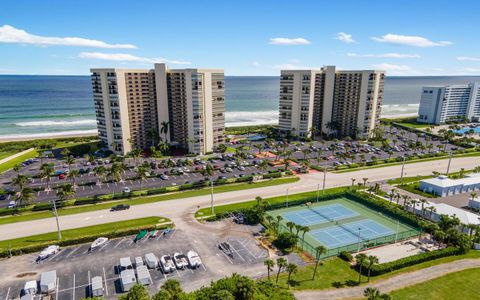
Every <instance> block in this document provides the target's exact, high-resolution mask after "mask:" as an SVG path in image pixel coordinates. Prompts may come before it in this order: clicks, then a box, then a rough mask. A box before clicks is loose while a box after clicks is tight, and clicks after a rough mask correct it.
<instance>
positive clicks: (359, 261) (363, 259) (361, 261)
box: [355, 253, 367, 284]
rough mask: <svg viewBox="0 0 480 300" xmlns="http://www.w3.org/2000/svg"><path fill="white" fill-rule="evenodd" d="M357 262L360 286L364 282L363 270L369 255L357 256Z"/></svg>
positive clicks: (361, 254)
mask: <svg viewBox="0 0 480 300" xmlns="http://www.w3.org/2000/svg"><path fill="white" fill-rule="evenodd" d="M355 260H356V261H357V265H358V266H359V270H358V283H359V284H360V282H361V280H362V268H363V266H364V265H365V263H366V262H367V255H366V254H365V253H360V254H357V255H356V256H355Z"/></svg>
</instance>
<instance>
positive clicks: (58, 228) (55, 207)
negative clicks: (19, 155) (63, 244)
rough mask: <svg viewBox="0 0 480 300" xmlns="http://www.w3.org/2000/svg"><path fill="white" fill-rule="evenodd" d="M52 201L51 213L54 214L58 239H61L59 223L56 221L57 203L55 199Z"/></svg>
mask: <svg viewBox="0 0 480 300" xmlns="http://www.w3.org/2000/svg"><path fill="white" fill-rule="evenodd" d="M52 202H53V214H54V215H55V220H56V221H57V231H58V240H61V239H62V232H61V231H60V223H59V222H58V212H57V203H56V201H55V199H54V200H53V201H52Z"/></svg>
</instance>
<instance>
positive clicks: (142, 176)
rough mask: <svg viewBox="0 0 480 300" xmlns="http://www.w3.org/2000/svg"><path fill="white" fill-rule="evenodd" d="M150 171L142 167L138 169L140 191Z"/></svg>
mask: <svg viewBox="0 0 480 300" xmlns="http://www.w3.org/2000/svg"><path fill="white" fill-rule="evenodd" d="M147 171H148V169H147V168H146V167H145V166H140V167H138V168H137V171H136V173H137V178H138V180H139V181H140V191H141V190H142V185H143V181H144V180H145V179H147Z"/></svg>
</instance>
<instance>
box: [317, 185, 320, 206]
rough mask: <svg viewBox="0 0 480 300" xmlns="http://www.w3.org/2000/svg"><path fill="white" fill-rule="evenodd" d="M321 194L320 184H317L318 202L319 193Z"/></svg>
mask: <svg viewBox="0 0 480 300" xmlns="http://www.w3.org/2000/svg"><path fill="white" fill-rule="evenodd" d="M319 192H320V183H319V184H317V202H318V196H319V195H318V193H319Z"/></svg>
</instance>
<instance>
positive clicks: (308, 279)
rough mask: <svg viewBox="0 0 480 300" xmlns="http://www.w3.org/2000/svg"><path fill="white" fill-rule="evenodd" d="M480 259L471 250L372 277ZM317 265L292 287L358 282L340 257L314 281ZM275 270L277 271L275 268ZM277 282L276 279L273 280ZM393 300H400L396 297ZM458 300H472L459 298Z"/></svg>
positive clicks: (295, 276) (282, 278)
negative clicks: (461, 260) (462, 260)
mask: <svg viewBox="0 0 480 300" xmlns="http://www.w3.org/2000/svg"><path fill="white" fill-rule="evenodd" d="M467 258H480V251H474V250H471V251H470V252H468V253H467V254H463V255H456V256H449V257H443V258H439V259H435V260H431V261H427V262H424V263H420V264H416V265H413V266H410V267H406V268H403V269H399V270H395V271H393V272H390V273H385V274H382V275H379V276H372V278H371V281H372V282H375V281H377V280H380V279H386V278H390V277H393V276H395V275H399V274H402V273H407V272H412V271H416V270H420V269H424V268H428V267H431V266H434V265H439V264H443V263H448V262H452V261H455V260H459V259H467ZM314 268H315V265H313V264H311V265H308V266H306V267H303V268H299V269H298V272H297V273H296V274H293V275H292V279H294V280H295V283H296V284H295V285H294V286H293V287H292V288H293V289H296V290H309V289H310V290H311V289H329V288H335V287H348V285H349V283H350V282H358V273H357V272H356V271H355V270H353V269H352V268H350V264H349V263H347V262H345V261H343V260H341V259H340V258H338V257H331V258H327V259H324V260H322V261H321V265H319V266H318V269H317V274H316V278H315V280H312V275H313V270H314ZM275 270H277V269H276V268H275ZM273 280H275V278H273ZM366 282H367V278H366V277H365V276H362V284H363V283H366ZM279 284H280V285H281V286H282V287H287V274H285V273H283V274H280V280H279ZM393 299H400V298H397V297H394V298H393ZM416 299H436V298H429V297H426V298H424V297H419V298H416ZM458 299H472V298H458Z"/></svg>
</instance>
